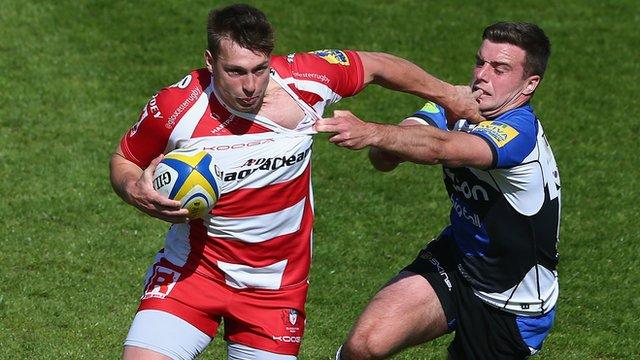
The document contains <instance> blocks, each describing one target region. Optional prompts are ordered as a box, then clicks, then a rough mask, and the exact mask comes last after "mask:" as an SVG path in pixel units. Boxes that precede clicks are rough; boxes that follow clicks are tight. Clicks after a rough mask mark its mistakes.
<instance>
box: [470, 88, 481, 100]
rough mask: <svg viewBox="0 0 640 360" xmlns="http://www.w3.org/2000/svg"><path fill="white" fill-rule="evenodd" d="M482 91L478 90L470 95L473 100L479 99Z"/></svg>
mask: <svg viewBox="0 0 640 360" xmlns="http://www.w3.org/2000/svg"><path fill="white" fill-rule="evenodd" d="M482 92H483V91H482V90H480V89H478V90H476V91H474V92H472V93H471V97H473V98H474V99H476V100H478V98H479V97H480V95H482Z"/></svg>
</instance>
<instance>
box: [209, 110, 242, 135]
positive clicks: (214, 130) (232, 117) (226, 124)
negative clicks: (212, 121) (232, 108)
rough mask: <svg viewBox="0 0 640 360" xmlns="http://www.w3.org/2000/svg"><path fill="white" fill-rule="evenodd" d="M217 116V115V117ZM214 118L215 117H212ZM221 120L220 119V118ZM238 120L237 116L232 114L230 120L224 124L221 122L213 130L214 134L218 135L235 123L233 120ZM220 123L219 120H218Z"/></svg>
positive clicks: (226, 120) (227, 119)
mask: <svg viewBox="0 0 640 360" xmlns="http://www.w3.org/2000/svg"><path fill="white" fill-rule="evenodd" d="M216 116H217V115H216ZM212 117H213V116H212ZM218 118H219V117H218ZM235 118H236V116H235V115H233V114H231V115H229V117H228V118H226V119H225V120H224V121H223V122H221V123H220V124H219V125H218V126H216V127H215V128H213V130H211V133H212V134H216V133H218V132H220V131H222V130H223V129H224V128H226V127H227V126H229V124H231V123H232V122H233V120H234V119H235ZM218 121H219V120H218Z"/></svg>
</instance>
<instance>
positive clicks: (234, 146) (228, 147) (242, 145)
mask: <svg viewBox="0 0 640 360" xmlns="http://www.w3.org/2000/svg"><path fill="white" fill-rule="evenodd" d="M275 141H276V140H275V139H273V138H269V139H260V140H251V141H249V142H246V143H236V144H231V145H215V146H210V147H205V148H204V149H205V150H212V151H225V150H237V149H242V148H246V147H252V146H257V145H263V144H269V143H272V142H275Z"/></svg>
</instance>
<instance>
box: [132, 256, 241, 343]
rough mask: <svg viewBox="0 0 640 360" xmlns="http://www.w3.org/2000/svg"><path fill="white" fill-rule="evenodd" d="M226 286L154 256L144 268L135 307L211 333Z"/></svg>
mask: <svg viewBox="0 0 640 360" xmlns="http://www.w3.org/2000/svg"><path fill="white" fill-rule="evenodd" d="M228 294H229V290H228V289H227V287H226V286H225V285H224V284H221V283H218V282H216V281H215V280H212V279H210V278H208V277H205V276H203V275H201V274H198V273H195V272H193V271H191V270H188V269H184V268H181V267H178V266H175V265H173V264H172V263H170V262H169V261H167V260H166V259H165V258H163V257H161V256H160V257H158V258H157V261H156V263H154V264H153V265H152V266H151V267H150V268H149V270H148V271H147V276H146V280H145V285H144V291H143V295H142V299H141V301H140V306H139V307H138V311H143V310H159V311H162V312H165V313H168V314H173V315H175V316H177V317H179V318H181V319H183V320H185V321H186V322H188V323H189V324H191V325H193V326H195V327H196V328H198V329H199V330H200V331H202V332H204V333H205V334H207V335H208V336H209V337H212V338H213V337H214V336H215V334H216V331H217V329H218V326H219V324H220V320H221V316H222V315H223V314H224V311H225V306H226V299H227V298H228Z"/></svg>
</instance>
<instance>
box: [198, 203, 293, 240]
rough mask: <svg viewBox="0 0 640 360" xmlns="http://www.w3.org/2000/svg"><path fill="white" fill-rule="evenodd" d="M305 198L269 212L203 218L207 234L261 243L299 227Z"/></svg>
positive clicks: (289, 232)
mask: <svg viewBox="0 0 640 360" xmlns="http://www.w3.org/2000/svg"><path fill="white" fill-rule="evenodd" d="M305 201H306V198H303V199H302V200H300V201H299V202H298V203H297V204H295V205H293V206H291V207H288V208H286V209H284V210H280V211H277V212H273V213H270V214H264V215H256V216H245V217H233V218H230V217H224V216H208V217H206V218H205V223H206V226H207V233H208V235H209V236H214V237H220V238H230V239H238V240H240V241H242V242H247V243H252V244H255V243H261V242H264V241H268V240H271V239H273V238H274V237H276V236H281V235H287V234H291V233H294V232H296V231H298V230H299V229H300V223H301V222H302V215H303V213H304V204H305Z"/></svg>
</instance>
